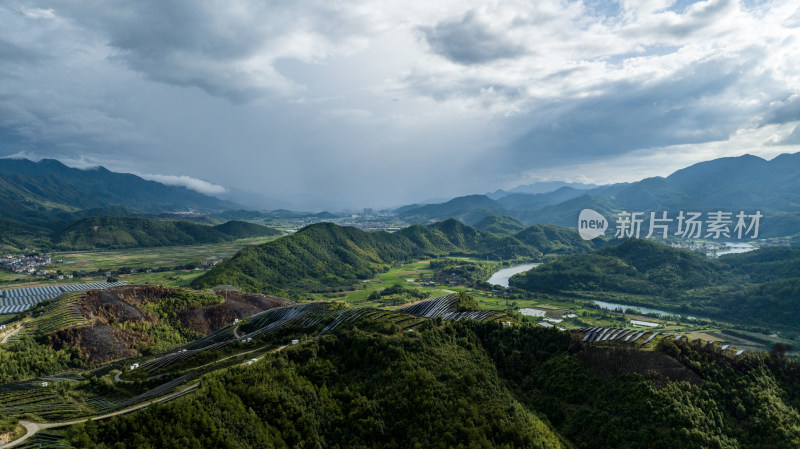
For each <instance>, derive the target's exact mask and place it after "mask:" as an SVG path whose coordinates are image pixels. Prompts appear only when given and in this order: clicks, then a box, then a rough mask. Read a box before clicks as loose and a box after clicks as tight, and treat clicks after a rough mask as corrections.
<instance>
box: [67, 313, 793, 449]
mask: <svg viewBox="0 0 800 449" xmlns="http://www.w3.org/2000/svg"><path fill="white" fill-rule="evenodd" d="M367 328H368V327H367V326H366V325H365V323H362V322H356V323H354V324H351V325H348V326H345V327H342V328H340V329H339V330H337V331H336V332H334V333H331V334H326V335H324V336H323V337H321V338H318V339H313V340H308V341H305V342H303V343H302V344H300V345H298V346H289V347H287V348H286V349H284V350H283V351H280V352H276V353H274V354H273V355H271V356H268V357H265V358H264V360H261V361H258V362H257V363H255V364H252V365H249V366H239V367H233V368H229V369H225V370H222V371H217V372H214V373H212V374H208V375H206V376H204V377H203V378H202V379H201V387H200V389H199V391H198V392H196V393H193V394H192V395H189V396H185V397H183V398H180V399H178V400H176V401H174V402H171V403H167V404H160V405H154V406H151V407H148V408H147V409H144V410H141V411H139V412H137V413H134V414H130V415H125V416H119V417H115V418H113V419H110V420H107V421H100V422H90V423H87V424H82V425H79V426H75V427H73V428H71V430H70V432H69V433H70V439H71V442H72V443H73V444H74V445H76V446H77V447H101V448H102V447H109V448H110V447H115V448H132V447H136V448H155V447H159V448H177V447H181V448H183V447H197V448H201V447H219V448H248V447H293V448H312V447H332V448H333V447H340V448H343V447H387V448H393V447H403V448H405V447H424V448H428V447H433V448H461V447H463V448H471V447H476V448H482V447H485V448H490V447H491V448H493V447H504V448H529V447H533V448H539V447H576V448H587V449H588V448H591V449H604V448H631V449H633V448H648V449H649V448H655V449H661V448H663V449H671V448H734V449H740V448H741V449H745V448H747V449H750V448H755V449H760V448H765V449H766V448H796V447H798V445H800V415H798V405H800V376H798V374H799V373H800V365H798V363H797V362H796V361H790V360H787V359H785V358H783V357H782V356H781V355H780V354H773V355H766V354H759V355H746V356H741V357H731V356H729V355H725V354H724V353H723V352H722V351H720V349H719V347H718V346H715V345H706V344H703V343H701V342H691V343H690V342H672V341H670V340H663V341H662V342H661V343H659V344H658V345H657V346H656V347H655V349H654V350H650V351H643V350H635V349H623V348H621V347H614V346H613V345H609V346H606V347H604V348H602V347H601V348H598V347H588V346H583V345H582V344H581V342H580V341H579V340H580V339H579V338H578V337H577V336H574V335H571V334H569V333H565V332H561V331H558V330H555V329H544V328H540V327H538V326H535V325H531V324H519V325H514V326H511V327H508V326H503V325H502V324H501V323H499V322H482V323H481V322H471V321H460V322H450V323H437V322H435V321H430V322H428V323H426V324H423V325H421V326H418V327H417V328H415V329H414V332H397V331H396V330H394V331H393V330H391V329H388V328H386V329H382V328H375V329H373V330H366V329H367ZM629 358H634V359H635V358H641V359H642V360H645V363H644V364H641V365H635V364H631V363H627V362H626V361H627V359H629ZM662 360H667V361H670V363H671V364H673V365H677V366H679V367H680V368H681V369H682V370H683V372H686V373H687V375H686V376H685V379H679V378H676V377H675V376H673V375H670V374H669V373H661V372H659V371H658V368H657V367H658V366H659V363H660V361H662ZM647 361H650V362H647ZM654 367H656V368H654ZM626 370H627V371H626Z"/></svg>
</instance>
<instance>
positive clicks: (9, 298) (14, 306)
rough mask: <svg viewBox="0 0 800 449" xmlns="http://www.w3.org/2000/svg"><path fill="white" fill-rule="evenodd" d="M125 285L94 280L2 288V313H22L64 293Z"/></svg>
mask: <svg viewBox="0 0 800 449" xmlns="http://www.w3.org/2000/svg"><path fill="white" fill-rule="evenodd" d="M122 285H125V283H124V282H92V283H89V284H62V285H47V286H44V287H27V288H12V289H8V290H0V315H4V314H11V313H21V312H24V311H26V310H28V309H30V308H31V307H33V306H35V305H36V304H39V303H40V302H42V301H47V300H49V299H53V298H56V297H58V296H59V295H61V294H63V293H69V292H80V291H84V290H94V289H106V288H111V287H119V286H122Z"/></svg>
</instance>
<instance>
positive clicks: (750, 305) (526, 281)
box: [510, 239, 800, 331]
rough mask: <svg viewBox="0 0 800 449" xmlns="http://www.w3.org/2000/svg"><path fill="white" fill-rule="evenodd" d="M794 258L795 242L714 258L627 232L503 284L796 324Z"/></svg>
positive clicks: (799, 252) (799, 289)
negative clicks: (613, 296)
mask: <svg viewBox="0 0 800 449" xmlns="http://www.w3.org/2000/svg"><path fill="white" fill-rule="evenodd" d="M798 263H800V248H764V249H759V250H756V251H751V252H749V253H745V254H738V255H729V256H723V257H721V258H719V259H716V260H715V259H709V258H708V257H706V256H704V255H702V254H700V253H695V252H692V251H688V250H683V249H678V248H672V247H669V246H666V245H663V244H660V243H657V242H653V241H648V240H640V239H631V240H625V241H622V242H621V243H619V244H617V245H613V246H607V247H604V248H601V249H598V250H596V251H593V252H591V253H588V254H576V255H569V256H565V257H561V258H558V259H556V260H553V261H550V262H547V263H544V264H542V265H540V266H539V267H537V268H534V269H532V270H530V271H528V272H526V273H521V274H519V275H517V276H514V277H513V278H511V280H510V284H511V285H512V286H515V287H517V288H522V289H525V290H528V291H532V292H542V293H551V294H553V293H555V294H572V293H577V294H580V295H583V296H587V297H591V296H592V295H593V294H595V295H596V294H598V293H603V294H607V293H612V294H619V295H622V296H620V298H619V299H620V300H621V301H623V302H626V301H627V302H632V303H637V304H642V305H657V306H662V307H666V308H670V309H673V310H677V311H678V312H681V313H696V314H699V315H702V316H707V317H717V318H721V319H724V320H726V321H732V322H735V323H747V324H751V325H758V326H766V327H768V328H773V329H777V328H784V329H789V328H793V329H795V331H796V329H797V326H798V325H800V308H798V298H800V272H799V271H798V270H797V266H798ZM625 295H629V296H625Z"/></svg>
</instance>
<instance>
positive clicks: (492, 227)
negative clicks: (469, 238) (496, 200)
mask: <svg viewBox="0 0 800 449" xmlns="http://www.w3.org/2000/svg"><path fill="white" fill-rule="evenodd" d="M475 229H477V230H479V231H486V232H491V233H493V234H499V235H513V234H516V233H517V232H519V231H522V230H523V229H525V225H524V224H522V223H520V222H519V221H518V220H516V219H514V218H512V217H509V216H508V215H490V216H488V217H486V218H484V219H482V220H481V221H479V222H477V223H475Z"/></svg>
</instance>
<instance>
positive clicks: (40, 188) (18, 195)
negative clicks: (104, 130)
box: [0, 158, 237, 224]
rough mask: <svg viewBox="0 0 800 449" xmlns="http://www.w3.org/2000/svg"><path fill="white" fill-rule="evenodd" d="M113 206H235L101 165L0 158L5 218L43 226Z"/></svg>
mask: <svg viewBox="0 0 800 449" xmlns="http://www.w3.org/2000/svg"><path fill="white" fill-rule="evenodd" d="M112 206H122V207H125V208H129V209H131V210H134V211H138V212H148V213H155V212H162V211H174V210H186V209H187V208H193V209H196V210H206V211H211V210H225V209H233V208H236V206H237V205H236V204H234V203H231V202H230V201H224V200H220V199H218V198H214V197H211V196H207V195H204V194H202V193H198V192H196V191H194V190H190V189H187V188H185V187H179V186H167V185H164V184H161V183H158V182H155V181H147V180H144V179H142V178H140V177H138V176H136V175H132V174H128V173H114V172H111V171H108V170H106V169H105V168H103V167H96V168H92V169H87V170H80V169H76V168H71V167H67V166H65V165H64V164H62V163H61V162H59V161H57V160H54V159H42V160H41V161H39V162H33V161H30V160H27V159H5V158H4V159H2V160H0V210H2V211H3V217H4V218H7V219H11V220H15V221H17V222H19V223H24V224H44V223H47V222H54V221H64V220H72V219H74V217H73V216H72V213H73V212H76V211H78V210H85V209H95V208H106V207H112Z"/></svg>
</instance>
